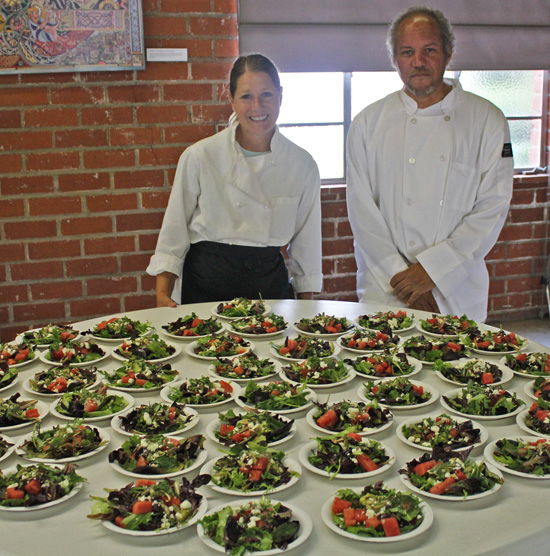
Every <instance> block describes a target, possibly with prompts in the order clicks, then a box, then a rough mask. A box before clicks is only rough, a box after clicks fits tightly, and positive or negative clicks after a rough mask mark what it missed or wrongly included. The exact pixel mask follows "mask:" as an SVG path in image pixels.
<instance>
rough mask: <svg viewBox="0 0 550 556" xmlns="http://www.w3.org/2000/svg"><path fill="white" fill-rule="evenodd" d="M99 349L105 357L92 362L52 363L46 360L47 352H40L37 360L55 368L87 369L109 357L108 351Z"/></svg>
mask: <svg viewBox="0 0 550 556" xmlns="http://www.w3.org/2000/svg"><path fill="white" fill-rule="evenodd" d="M99 347H100V348H101V349H102V350H103V351H104V352H105V355H102V356H101V357H99V358H98V359H94V360H93V361H85V362H83V363H62V362H61V361H52V360H50V359H47V358H46V355H48V354H49V353H50V352H49V351H48V350H46V351H42V352H40V355H39V356H38V358H39V359H40V361H42V363H45V364H46V365H55V366H56V367H61V366H62V365H65V366H67V367H89V366H90V365H97V364H98V363H101V362H102V361H105V359H107V357H109V355H110V351H109V350H108V349H106V348H105V347H103V346H99ZM113 355H114V352H113Z"/></svg>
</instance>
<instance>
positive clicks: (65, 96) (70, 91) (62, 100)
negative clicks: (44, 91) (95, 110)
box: [44, 86, 105, 105]
mask: <svg viewBox="0 0 550 556" xmlns="http://www.w3.org/2000/svg"><path fill="white" fill-rule="evenodd" d="M51 102H52V104H79V105H82V104H99V103H103V102H105V89H104V88H103V87H93V86H91V87H80V86H75V87H62V88H60V89H52V90H51ZM44 104H46V103H44Z"/></svg>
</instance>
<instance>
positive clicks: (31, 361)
mask: <svg viewBox="0 0 550 556" xmlns="http://www.w3.org/2000/svg"><path fill="white" fill-rule="evenodd" d="M40 355H41V353H40V352H39V351H38V350H35V351H34V357H33V358H32V359H27V360H26V361H23V362H22V363H16V364H15V365H10V369H20V368H21V367H26V366H27V365H30V364H31V363H34V362H35V361H38V360H39V359H40Z"/></svg>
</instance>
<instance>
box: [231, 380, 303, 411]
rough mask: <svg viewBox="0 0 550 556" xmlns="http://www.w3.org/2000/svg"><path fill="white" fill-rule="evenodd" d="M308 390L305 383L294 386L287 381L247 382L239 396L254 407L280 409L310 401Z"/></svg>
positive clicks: (271, 409) (294, 406)
mask: <svg viewBox="0 0 550 556" xmlns="http://www.w3.org/2000/svg"><path fill="white" fill-rule="evenodd" d="M309 396H310V392H309V390H306V385H305V384H302V385H301V386H295V385H293V384H290V383H288V382H269V383H267V384H257V383H256V382H252V381H250V382H248V383H247V385H246V390H245V391H244V393H243V394H242V395H241V396H239V398H240V399H241V400H242V401H243V402H244V403H245V404H247V405H251V406H253V407H255V408H256V409H267V410H270V411H281V410H289V409H297V408H299V407H303V406H305V405H308V404H309V403H310V399H309Z"/></svg>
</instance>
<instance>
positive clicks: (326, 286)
mask: <svg viewBox="0 0 550 556" xmlns="http://www.w3.org/2000/svg"><path fill="white" fill-rule="evenodd" d="M355 284H356V283H355V276H335V277H331V276H329V277H328V278H325V279H324V280H323V291H324V292H326V293H338V292H345V291H355Z"/></svg>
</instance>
